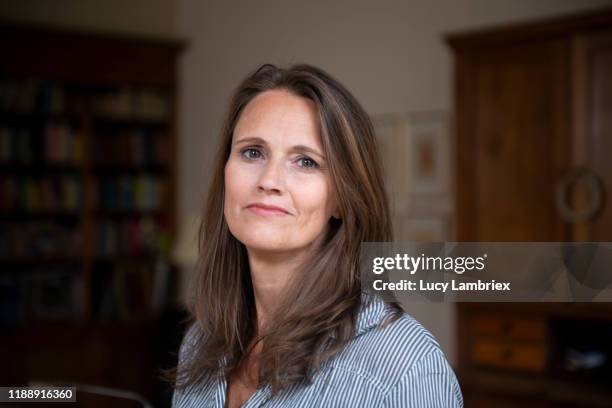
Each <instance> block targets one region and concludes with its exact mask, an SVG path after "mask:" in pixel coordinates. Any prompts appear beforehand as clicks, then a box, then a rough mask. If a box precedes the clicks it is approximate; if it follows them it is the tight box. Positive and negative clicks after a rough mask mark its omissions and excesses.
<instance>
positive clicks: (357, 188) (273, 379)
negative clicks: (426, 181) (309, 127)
mask: <svg viewBox="0 0 612 408" xmlns="http://www.w3.org/2000/svg"><path fill="white" fill-rule="evenodd" d="M274 89H283V90H287V91H289V92H292V93H293V94H295V95H298V96H300V97H304V98H308V99H310V100H311V101H313V102H314V103H315V105H316V108H317V113H318V121H319V125H320V135H321V143H322V146H323V151H324V154H325V156H326V158H327V159H326V161H327V163H328V168H329V174H330V178H331V184H332V190H333V192H334V194H335V196H336V200H337V203H338V209H339V214H340V217H339V219H336V218H333V217H332V218H331V219H330V220H329V224H328V228H327V233H326V234H325V239H324V240H323V243H322V244H321V245H320V247H319V248H316V250H315V253H314V255H313V256H311V257H310V258H309V259H308V260H307V262H306V263H304V264H303V265H302V268H301V272H305V273H298V274H296V277H295V279H293V280H292V281H291V284H290V287H289V288H287V289H286V292H285V295H284V298H283V299H279V300H278V303H277V308H276V310H277V313H276V314H275V315H274V316H273V318H272V319H271V322H273V323H272V324H270V325H269V326H268V327H267V329H266V330H265V332H264V333H256V329H257V322H256V310H255V298H254V294H253V286H252V282H251V276H250V271H249V263H248V255H247V251H246V248H245V246H244V245H243V244H242V243H241V242H240V241H238V240H237V239H236V238H235V237H234V236H233V235H232V234H231V232H230V230H229V228H228V224H227V222H226V220H225V217H224V213H223V205H224V203H223V200H224V195H225V194H224V193H225V177H224V169H225V165H226V163H227V160H228V158H229V155H230V150H231V144H232V136H233V133H234V128H235V125H236V123H237V121H238V119H239V117H240V114H241V112H242V110H243V109H244V107H245V106H246V105H247V104H248V103H249V102H250V101H251V100H253V98H255V96H257V95H258V94H261V93H262V92H266V91H269V90H274ZM382 174H383V169H382V163H381V160H380V157H379V151H378V147H377V144H376V139H375V136H374V131H373V128H372V124H371V121H370V119H369V117H368V115H367V113H366V112H365V111H364V109H363V108H362V107H361V105H360V104H359V103H358V102H357V100H356V99H355V98H354V97H353V96H352V95H351V93H350V92H349V91H348V90H347V89H346V88H345V87H344V86H342V85H341V84H340V83H339V82H338V81H337V80H335V79H334V78H332V77H331V76H330V75H329V74H327V73H326V72H324V71H323V70H321V69H319V68H316V67H313V66H311V65H295V66H292V67H290V68H288V69H281V68H278V67H276V66H274V65H270V64H265V65H263V66H261V67H260V68H259V69H257V70H256V71H254V72H253V73H252V74H250V75H249V76H248V77H247V78H246V79H245V80H244V81H243V82H242V83H241V84H240V86H239V87H238V88H237V90H236V91H235V94H234V96H233V98H232V100H231V103H230V106H229V111H228V112H227V116H226V119H225V122H224V124H223V128H222V132H221V143H220V146H219V150H218V153H217V156H216V162H215V165H214V174H213V177H212V180H211V184H210V186H209V189H208V199H207V202H206V207H205V209H204V211H203V217H202V223H201V225H200V230H199V251H200V256H199V261H198V264H197V266H196V273H195V275H194V280H193V284H192V285H191V287H192V289H193V293H192V296H191V299H190V301H189V311H190V317H191V320H192V322H193V323H195V325H194V326H196V327H197V329H198V330H197V335H196V338H195V341H194V345H193V350H194V352H192V353H191V354H192V356H191V358H189V359H188V360H186V361H184V362H183V363H181V364H179V365H178V366H177V367H176V369H175V370H174V371H173V376H172V378H173V382H174V387H175V388H183V387H189V386H192V385H194V384H196V383H198V382H199V381H200V380H202V378H203V377H207V376H223V377H225V378H228V377H229V376H230V375H231V374H232V373H233V371H234V370H236V369H237V368H238V367H239V365H240V363H241V362H242V361H243V360H244V359H245V358H246V356H248V355H249V353H250V351H251V349H252V347H254V344H256V343H257V342H259V341H262V342H263V343H262V350H261V353H260V354H259V355H258V359H259V373H258V374H259V381H260V384H259V385H262V384H265V383H267V384H269V385H270V386H271V390H272V392H273V393H277V392H278V391H280V390H281V389H283V388H285V387H287V386H290V385H292V384H295V383H297V382H299V381H302V380H304V379H306V380H307V381H309V382H310V381H312V377H313V375H314V374H315V373H316V372H317V370H318V369H319V368H320V366H321V364H322V363H323V362H324V361H326V360H327V359H329V358H330V357H332V356H333V355H335V354H337V353H338V352H339V351H341V350H342V349H343V348H344V346H345V345H346V344H347V342H349V341H350V340H351V338H353V337H354V333H355V326H356V320H357V315H358V313H359V310H360V308H361V306H362V305H361V303H362V301H361V285H360V265H359V260H360V246H361V243H362V242H364V241H391V240H392V227H391V220H390V213H389V203H388V199H387V195H386V193H385V186H384V181H383V177H382ZM392 306H393V307H392V313H391V314H390V316H389V317H390V318H389V319H388V322H391V321H393V320H395V318H397V316H399V313H400V312H401V309H400V308H399V306H398V305H397V304H396V303H392ZM247 345H250V346H247Z"/></svg>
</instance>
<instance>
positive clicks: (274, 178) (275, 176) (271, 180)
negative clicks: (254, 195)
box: [259, 160, 285, 193]
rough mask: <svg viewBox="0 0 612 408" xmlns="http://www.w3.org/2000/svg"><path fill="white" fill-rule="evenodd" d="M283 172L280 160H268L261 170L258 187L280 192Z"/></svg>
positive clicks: (283, 178)
mask: <svg viewBox="0 0 612 408" xmlns="http://www.w3.org/2000/svg"><path fill="white" fill-rule="evenodd" d="M284 185H285V174H284V169H283V165H282V163H281V162H280V160H269V161H268V162H267V163H266V164H265V166H264V167H263V170H262V172H261V175H260V178H259V189H260V190H265V191H273V192H277V193H278V192H281V191H283V190H284Z"/></svg>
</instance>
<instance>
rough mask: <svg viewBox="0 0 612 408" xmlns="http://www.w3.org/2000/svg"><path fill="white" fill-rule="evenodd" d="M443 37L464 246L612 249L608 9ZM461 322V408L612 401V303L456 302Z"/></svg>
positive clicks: (611, 15) (611, 35)
mask: <svg viewBox="0 0 612 408" xmlns="http://www.w3.org/2000/svg"><path fill="white" fill-rule="evenodd" d="M447 40H448V43H449V45H450V47H451V48H452V51H453V54H454V61H455V103H454V105H455V117H456V143H455V145H456V158H455V163H456V168H455V175H456V183H455V188H456V190H455V191H456V220H457V237H456V238H457V240H458V241H483V242H487V241H498V242H511V241H526V242H530V241H543V242H571V241H576V242H580V241H586V242H609V241H611V240H612V205H611V204H610V201H609V197H610V192H611V191H612V161H611V160H610V159H611V158H612V122H611V121H610V120H609V119H610V117H612V103H610V102H611V101H612V10H611V9H607V10H604V11H601V12H597V13H589V14H584V15H580V16H573V17H564V18H556V19H551V20H548V21H542V22H532V23H526V24H518V25H514V26H506V27H500V28H491V29H485V30H479V31H474V32H469V33H460V34H454V35H451V36H449V37H448V38H447ZM568 175H569V176H571V177H573V179H572V178H570V179H569V180H572V181H571V182H570V183H568V182H564V180H568V179H567V177H568ZM589 180H597V183H592V182H589ZM563 186H565V187H566V188H565V189H563ZM560 187H561V191H562V192H563V193H564V196H563V195H560V194H559V193H558V192H559V191H560ZM595 189H599V190H600V191H599V193H600V194H601V196H602V197H608V199H603V200H599V201H598V200H596V196H597V194H596V193H597V192H596V191H593V190H595ZM564 208H570V209H571V210H570V211H564V210H563V209H564ZM590 209H595V210H596V211H591V210H590ZM572 212H573V214H571V213H572ZM568 213H570V214H569V215H568ZM457 327H458V355H459V367H458V374H459V379H460V382H461V385H462V388H463V391H464V396H465V402H466V404H465V405H466V407H490V406H496V407H521V408H524V407H604V406H606V407H609V406H612V346H611V344H612V305H611V304H610V303H591V304H587V303H522V304H521V303H491V304H487V303H462V304H458V305H457ZM593 361H595V362H593ZM602 361H603V362H602ZM589 364H592V365H591V366H589Z"/></svg>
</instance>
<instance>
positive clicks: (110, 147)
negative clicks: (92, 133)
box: [92, 129, 168, 166]
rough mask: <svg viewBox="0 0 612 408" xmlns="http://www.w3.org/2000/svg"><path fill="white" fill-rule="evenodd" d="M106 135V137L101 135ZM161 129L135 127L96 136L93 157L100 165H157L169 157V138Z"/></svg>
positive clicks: (93, 144)
mask: <svg viewBox="0 0 612 408" xmlns="http://www.w3.org/2000/svg"><path fill="white" fill-rule="evenodd" d="M100 136H105V137H100ZM164 136H165V135H164V134H163V133H160V132H159V131H153V130H148V129H134V130H130V131H123V132H119V131H116V130H115V131H114V132H113V134H112V135H99V137H96V138H94V140H93V143H92V151H93V152H95V154H93V155H92V157H93V158H94V160H95V163H96V164H99V165H104V166H106V165H109V166H110V165H117V164H119V165H130V166H131V165H133V166H140V165H157V164H161V163H166V161H167V159H168V145H167V138H166V137H164Z"/></svg>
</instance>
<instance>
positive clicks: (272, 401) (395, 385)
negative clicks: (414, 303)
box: [172, 293, 463, 408]
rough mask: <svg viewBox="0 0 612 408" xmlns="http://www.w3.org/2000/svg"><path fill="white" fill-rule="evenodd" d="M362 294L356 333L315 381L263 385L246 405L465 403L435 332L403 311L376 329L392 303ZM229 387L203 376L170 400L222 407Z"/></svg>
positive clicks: (349, 406) (181, 404) (177, 403)
mask: <svg viewBox="0 0 612 408" xmlns="http://www.w3.org/2000/svg"><path fill="white" fill-rule="evenodd" d="M363 300H364V306H363V307H362V309H361V311H360V313H359V316H358V319H357V328H356V329H357V330H356V335H355V337H354V338H353V339H352V340H351V341H350V343H349V344H348V345H347V346H346V347H345V348H344V350H342V351H341V352H340V353H338V354H336V355H335V356H334V357H332V358H330V359H329V360H327V361H326V362H325V363H323V364H322V365H321V369H320V371H319V372H318V373H317V374H316V375H315V376H314V378H313V382H312V383H311V384H307V383H306V382H305V381H303V382H301V383H297V384H294V385H292V386H290V387H288V388H286V389H284V390H282V391H281V392H279V393H278V394H277V395H275V396H272V394H271V392H270V386H269V385H265V386H263V387H261V388H259V389H258V390H257V391H256V392H255V393H254V394H253V395H252V396H251V397H250V398H249V400H248V401H246V402H245V403H244V405H243V408H254V407H262V406H265V407H270V408H280V407H283V408H285V407H291V408H298V407H299V408H307V407H308V408H310V407H334V408H335V407H338V408H340V407H347V408H355V407H367V408H371V407H432V408H433V407H436V408H438V407H440V408H442V407H444V408H446V407H463V396H462V395H461V389H460V387H459V383H458V382H457V378H456V377H455V373H454V372H453V370H452V369H451V367H450V366H449V364H448V362H447V361H446V358H445V357H444V354H443V352H442V350H441V349H440V346H439V345H438V342H437V341H436V340H435V338H434V337H433V336H432V335H431V334H430V333H429V332H428V331H427V330H426V329H425V328H424V327H423V326H421V324H420V323H418V322H417V321H416V320H415V319H414V318H412V317H410V316H409V315H407V314H405V313H404V314H403V315H402V317H401V318H399V319H398V320H396V321H395V322H393V323H391V324H389V325H387V326H386V327H384V328H383V329H377V326H379V324H380V323H381V322H382V321H383V320H384V318H385V317H386V316H387V314H388V313H389V312H390V311H391V309H390V307H389V306H388V305H387V304H386V303H385V302H384V301H383V300H382V299H380V298H379V297H377V296H373V295H369V294H365V293H364V294H363ZM368 301H370V302H369V303H365V302H368ZM194 327H195V326H192V327H191V328H190V329H189V330H188V332H187V334H186V336H185V339H184V340H183V344H182V345H181V351H180V355H179V364H181V362H182V361H185V360H184V359H185V358H187V357H186V354H187V352H186V348H187V347H186V344H190V343H189V339H190V336H191V335H192V330H193V329H194ZM226 390H227V382H226V381H225V380H224V379H211V380H204V381H203V382H202V383H200V384H199V385H198V386H194V387H191V388H189V389H187V390H184V391H178V390H177V391H175V393H174V396H173V398H172V406H173V407H177V408H178V407H197V408H200V407H215V408H223V406H224V404H225V397H226Z"/></svg>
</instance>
